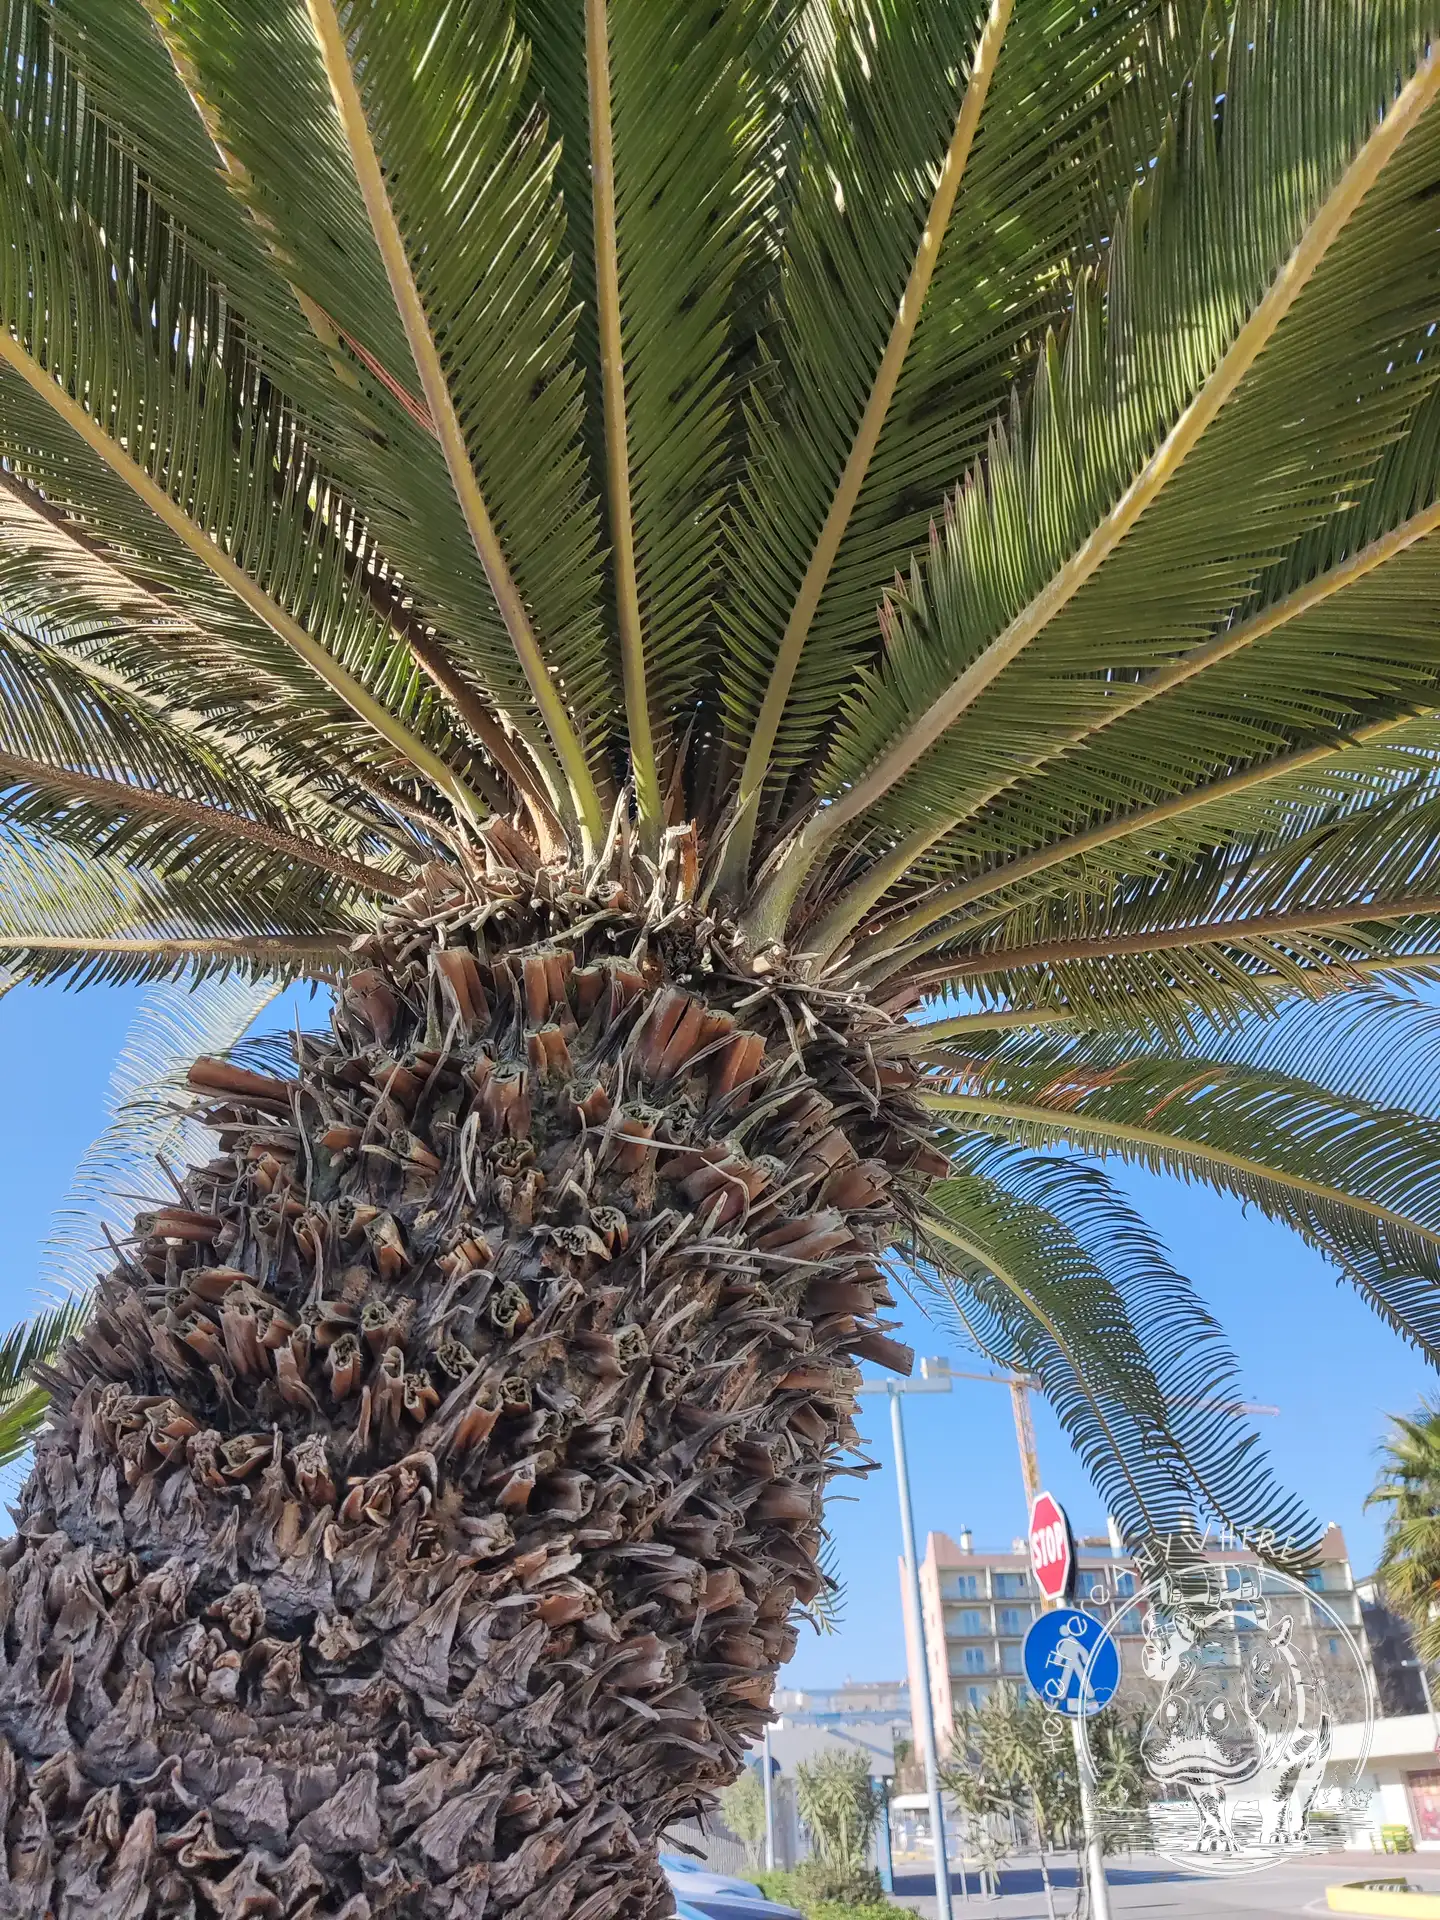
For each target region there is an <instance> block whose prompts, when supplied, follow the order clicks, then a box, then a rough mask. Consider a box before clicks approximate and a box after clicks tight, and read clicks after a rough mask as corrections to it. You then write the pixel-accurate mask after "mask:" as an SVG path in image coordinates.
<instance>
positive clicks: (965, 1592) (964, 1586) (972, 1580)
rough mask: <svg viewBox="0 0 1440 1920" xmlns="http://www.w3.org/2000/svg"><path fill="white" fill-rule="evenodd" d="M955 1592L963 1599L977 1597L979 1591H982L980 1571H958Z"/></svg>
mask: <svg viewBox="0 0 1440 1920" xmlns="http://www.w3.org/2000/svg"><path fill="white" fill-rule="evenodd" d="M955 1592H956V1595H957V1597H958V1598H959V1599H961V1600H974V1599H976V1598H977V1597H978V1596H979V1592H980V1576H979V1574H978V1573H957V1574H956V1576H955Z"/></svg>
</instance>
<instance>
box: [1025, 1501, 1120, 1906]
mask: <svg viewBox="0 0 1440 1920" xmlns="http://www.w3.org/2000/svg"><path fill="white" fill-rule="evenodd" d="M1030 1565H1031V1568H1032V1569H1033V1571H1034V1574H1035V1584H1036V1586H1037V1587H1039V1589H1040V1591H1041V1593H1043V1594H1044V1595H1045V1598H1046V1599H1047V1600H1048V1601H1050V1603H1051V1605H1052V1606H1054V1607H1057V1608H1058V1607H1060V1606H1061V1603H1062V1602H1063V1601H1066V1600H1068V1599H1069V1598H1070V1596H1071V1595H1072V1594H1073V1593H1074V1591H1075V1540H1074V1536H1073V1535H1072V1534H1071V1532H1070V1522H1069V1520H1067V1519H1066V1517H1065V1509H1064V1508H1063V1507H1062V1506H1061V1505H1060V1502H1059V1501H1058V1500H1057V1499H1056V1498H1055V1496H1054V1495H1053V1494H1050V1493H1038V1494H1036V1496H1035V1500H1034V1502H1033V1504H1032V1505H1031V1508H1030ZM1102 1632H1103V1630H1102V1628H1101V1626H1100V1622H1099V1621H1098V1620H1096V1619H1095V1618H1094V1617H1093V1615H1091V1614H1087V1613H1084V1612H1080V1611H1077V1610H1073V1609H1070V1610H1063V1611H1059V1612H1055V1613H1048V1614H1041V1615H1040V1617H1039V1618H1038V1619H1037V1620H1036V1621H1035V1623H1034V1625H1033V1626H1032V1627H1031V1629H1030V1631H1029V1633H1028V1634H1027V1635H1026V1638H1025V1653H1024V1660H1025V1670H1026V1675H1027V1677H1028V1679H1029V1681H1030V1684H1031V1686H1032V1687H1034V1689H1035V1691H1036V1693H1037V1694H1038V1695H1039V1696H1040V1698H1041V1699H1042V1700H1043V1701H1045V1702H1046V1704H1047V1705H1048V1706H1050V1707H1052V1708H1053V1709H1055V1710H1056V1711H1058V1712H1060V1713H1063V1714H1066V1715H1067V1716H1068V1717H1069V1719H1070V1731H1071V1734H1072V1736H1073V1738H1074V1742H1075V1767H1076V1771H1077V1773H1078V1775H1079V1780H1080V1815H1081V1820H1082V1822H1083V1824H1084V1828H1085V1877H1086V1880H1087V1881H1088V1882H1089V1886H1090V1899H1091V1903H1092V1909H1093V1912H1094V1916H1095V1920H1110V1887H1109V1883H1108V1881H1107V1880H1106V1878H1105V1855H1104V1851H1103V1848H1102V1846H1101V1841H1100V1830H1099V1821H1098V1819H1097V1818H1096V1809H1095V1786H1094V1781H1093V1780H1092V1778H1091V1775H1090V1754H1089V1750H1088V1748H1087V1747H1086V1745H1085V1737H1084V1735H1083V1734H1082V1732H1081V1730H1080V1722H1081V1720H1082V1718H1084V1716H1085V1715H1086V1714H1090V1713H1095V1712H1098V1711H1099V1709H1100V1708H1101V1707H1103V1706H1104V1705H1105V1703H1106V1701H1108V1700H1109V1698H1110V1696H1111V1694H1113V1693H1114V1691H1115V1688H1116V1686H1117V1685H1118V1684H1119V1680H1120V1663H1119V1659H1118V1657H1117V1656H1118V1649H1117V1648H1116V1646H1115V1642H1114V1641H1113V1640H1112V1639H1110V1638H1109V1637H1108V1636H1105V1637H1103V1638H1102ZM1092 1642H1093V1643H1094V1644H1093V1645H1092V1644H1091V1643H1092ZM1112 1662H1113V1666H1114V1673H1113V1676H1112V1674H1111V1673H1110V1672H1109V1670H1108V1669H1109V1667H1110V1665H1111V1664H1112ZM1051 1668H1055V1669H1057V1671H1056V1672H1055V1673H1053V1674H1052V1673H1051V1671H1050V1669H1051ZM1102 1669H1103V1671H1102Z"/></svg>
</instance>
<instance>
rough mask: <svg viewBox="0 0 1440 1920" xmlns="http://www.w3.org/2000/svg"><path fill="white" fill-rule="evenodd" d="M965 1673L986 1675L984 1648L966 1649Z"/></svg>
mask: <svg viewBox="0 0 1440 1920" xmlns="http://www.w3.org/2000/svg"><path fill="white" fill-rule="evenodd" d="M965 1671H966V1673H984V1671H985V1649H984V1647H966V1649H965Z"/></svg>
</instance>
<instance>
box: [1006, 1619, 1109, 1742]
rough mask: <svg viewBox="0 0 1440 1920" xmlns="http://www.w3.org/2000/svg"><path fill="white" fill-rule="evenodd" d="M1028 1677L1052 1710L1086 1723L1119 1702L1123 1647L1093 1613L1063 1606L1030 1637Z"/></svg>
mask: <svg viewBox="0 0 1440 1920" xmlns="http://www.w3.org/2000/svg"><path fill="white" fill-rule="evenodd" d="M1025 1678H1026V1679H1027V1680H1028V1681H1029V1682H1030V1685H1031V1686H1032V1687H1033V1688H1034V1689H1035V1692H1036V1693H1037V1694H1038V1695H1039V1697H1040V1699H1041V1700H1042V1702H1043V1703H1044V1704H1045V1705H1046V1706H1047V1707H1054V1708H1055V1709H1056V1711H1057V1712H1059V1713H1064V1714H1068V1715H1069V1716H1070V1718H1071V1719H1072V1720H1075V1719H1083V1718H1084V1717H1085V1716H1086V1715H1087V1714H1091V1713H1098V1712H1099V1711H1100V1709H1101V1707H1104V1706H1108V1705H1109V1703H1110V1701H1111V1700H1112V1699H1114V1697H1115V1689H1116V1688H1117V1687H1118V1686H1119V1684H1120V1649H1119V1648H1118V1647H1117V1646H1116V1644H1115V1642H1114V1640H1113V1639H1112V1638H1111V1636H1110V1635H1109V1634H1108V1633H1107V1632H1106V1630H1105V1628H1104V1626H1103V1624H1102V1623H1101V1622H1100V1621H1099V1620H1097V1619H1096V1618H1095V1616H1094V1614H1093V1613H1085V1612H1083V1611H1082V1610H1081V1609H1080V1608H1079V1607H1058V1608H1057V1609H1056V1610H1055V1611H1054V1612H1053V1613H1042V1614H1041V1615H1040V1617H1039V1618H1038V1619H1037V1620H1036V1621H1035V1623H1034V1625H1033V1626H1032V1627H1031V1629H1030V1631H1029V1632H1028V1633H1027V1634H1026V1636H1025Z"/></svg>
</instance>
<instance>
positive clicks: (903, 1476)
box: [890, 1387, 1109, 1920]
mask: <svg viewBox="0 0 1440 1920" xmlns="http://www.w3.org/2000/svg"><path fill="white" fill-rule="evenodd" d="M890 1430H891V1432H892V1433H893V1434H894V1436H895V1480H896V1485H897V1487H898V1489H899V1493H900V1533H901V1537H902V1539H903V1540H904V1543H905V1592H906V1598H907V1599H908V1600H909V1602H910V1608H911V1612H912V1614H913V1616H914V1625H915V1644H916V1646H917V1647H918V1648H919V1649H920V1686H919V1690H918V1691H919V1695H920V1697H919V1699H918V1700H917V1701H916V1702H915V1707H916V1711H917V1713H918V1715H919V1719H920V1748H921V1752H922V1754H923V1755H924V1759H925V1791H926V1793H927V1794H928V1795H929V1799H930V1834H931V1841H932V1845H933V1847H934V1852H935V1912H936V1916H937V1920H952V1910H951V1906H950V1863H949V1861H948V1860H947V1859H946V1857H945V1810H944V1808H943V1806H942V1805H941V1802H940V1762H939V1760H938V1758H937V1757H936V1753H935V1709H934V1707H933V1705H932V1704H931V1700H930V1661H929V1657H928V1654H927V1652H926V1647H925V1612H924V1609H923V1607H922V1606H921V1604H920V1564H919V1561H918V1560H917V1559H916V1557H915V1516H914V1514H913V1513H912V1512H911V1509H910V1469H909V1466H908V1464H907V1462H906V1459H905V1422H904V1419H903V1417H902V1415H901V1412H900V1395H899V1394H898V1393H897V1392H896V1391H895V1389H894V1388H893V1387H892V1388H891V1389H890ZM960 1871H961V1874H962V1876H963V1874H964V1871H965V1866H964V1860H963V1857H962V1860H961V1866H960ZM1105 1920H1109V1916H1108V1914H1107V1915H1106V1916H1105Z"/></svg>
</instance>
